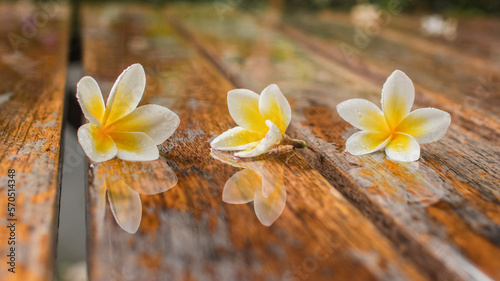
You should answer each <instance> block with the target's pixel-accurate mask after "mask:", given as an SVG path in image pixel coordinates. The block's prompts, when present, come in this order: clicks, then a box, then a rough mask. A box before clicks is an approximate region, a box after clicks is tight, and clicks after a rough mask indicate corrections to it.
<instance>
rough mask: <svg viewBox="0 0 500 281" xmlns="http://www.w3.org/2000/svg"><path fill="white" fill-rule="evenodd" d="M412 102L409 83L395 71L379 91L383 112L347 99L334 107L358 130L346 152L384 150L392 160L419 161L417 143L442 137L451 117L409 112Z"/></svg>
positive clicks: (425, 111)
mask: <svg viewBox="0 0 500 281" xmlns="http://www.w3.org/2000/svg"><path fill="white" fill-rule="evenodd" d="M414 100H415V88H414V87H413V83H412V81H411V80H410V78H408V76H406V74H404V73H403V72H402V71H400V70H396V71H394V72H393V73H392V74H391V76H389V78H387V81H386V82H385V84H384V87H383V89H382V101H381V103H382V110H380V109H379V108H378V107H377V106H376V105H375V104H373V103H372V102H370V101H367V100H364V99H350V100H346V101H344V102H342V103H340V104H339V105H337V111H338V112H339V114H340V116H341V117H342V118H343V119H344V120H346V121H347V122H349V123H350V124H351V125H353V126H354V127H356V128H358V129H360V130H361V132H357V133H355V134H353V135H352V136H350V137H349V139H347V142H346V151H348V152H349V153H351V154H353V155H362V154H367V153H371V152H374V151H377V150H379V149H382V148H385V153H386V155H387V157H388V158H389V159H391V160H394V161H402V162H410V161H416V160H418V158H419V157H420V145H419V144H424V143H430V142H435V141H437V140H439V139H440V138H441V137H443V136H444V134H445V133H446V130H447V129H448V127H449V125H450V122H451V117H450V114H449V113H447V112H444V111H442V110H439V109H435V108H421V109H417V110H415V111H412V112H410V110H411V107H412V106H413V101H414Z"/></svg>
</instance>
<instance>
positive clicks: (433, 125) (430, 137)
mask: <svg viewBox="0 0 500 281" xmlns="http://www.w3.org/2000/svg"><path fill="white" fill-rule="evenodd" d="M450 123H451V116H450V114H449V113H448V112H445V111H442V110H439V109H435V108H420V109H417V110H415V111H413V112H411V113H410V114H409V115H408V116H406V118H405V119H403V121H401V123H400V124H399V125H398V127H397V129H396V131H397V132H401V133H406V134H408V135H410V136H412V137H413V138H415V140H417V142H418V143H430V142H434V141H437V140H439V139H440V138H442V137H443V136H444V134H446V130H447V129H448V127H449V126H450Z"/></svg>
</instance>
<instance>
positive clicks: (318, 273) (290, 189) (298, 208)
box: [82, 5, 423, 280]
mask: <svg viewBox="0 0 500 281" xmlns="http://www.w3.org/2000/svg"><path fill="white" fill-rule="evenodd" d="M110 9H112V10H113V15H114V16H113V17H108V15H109V13H108V11H110ZM82 18H83V34H84V36H83V39H84V49H83V51H84V52H83V56H84V57H85V63H84V68H85V70H86V72H87V73H88V74H90V75H93V76H95V75H96V74H97V77H96V78H97V80H98V81H100V83H101V85H103V84H104V85H108V86H109V87H108V88H110V87H111V82H112V81H113V80H114V78H115V77H116V76H117V75H118V74H119V73H120V72H121V71H122V70H123V69H124V68H125V67H126V66H127V65H129V64H131V63H134V62H139V63H141V64H142V65H144V66H145V69H146V71H147V86H146V93H145V98H144V103H158V104H161V105H165V106H169V107H170V108H171V109H173V110H174V111H175V112H177V113H178V114H179V117H180V119H181V124H180V127H179V128H178V130H177V132H176V133H175V134H174V136H173V137H172V138H170V139H169V140H167V142H166V143H165V144H164V146H161V147H160V148H161V158H160V160H158V161H155V162H143V163H132V162H123V161H121V160H113V161H110V162H105V163H100V164H94V165H91V166H90V167H89V190H88V198H87V199H88V203H87V207H88V208H87V214H88V217H87V219H88V224H87V229H88V235H89V245H88V246H89V255H88V266H89V277H90V279H91V280H112V279H118V280H124V279H128V280H130V279H133V280H165V279H168V280H238V279H240V280H307V279H308V280H346V279H349V280H375V279H386V280H389V279H393V280H395V279H396V280H422V279H423V277H422V275H421V274H420V273H419V272H418V271H417V270H416V269H415V268H414V267H413V266H412V265H411V264H410V263H407V261H406V260H405V259H404V258H400V257H398V255H397V254H396V252H395V251H394V250H393V248H392V246H391V245H390V242H389V241H388V240H387V239H386V238H385V237H384V236H383V235H381V234H380V233H379V232H378V231H377V230H376V228H375V227H374V225H373V224H372V223H371V222H370V221H368V220H367V219H366V218H364V217H363V216H362V214H361V213H360V212H359V211H358V210H357V209H355V208H354V207H353V206H352V205H351V204H350V203H349V202H348V201H347V200H345V199H344V197H343V196H342V195H340V193H339V192H338V191H336V190H335V189H334V188H333V187H332V186H331V185H330V184H329V183H328V182H327V181H326V180H325V179H324V178H323V177H322V176H321V175H320V174H319V173H318V172H317V171H316V170H314V169H313V168H312V167H311V166H310V165H309V164H308V163H307V162H306V161H305V160H304V159H303V158H302V157H301V156H300V155H298V154H296V152H294V151H288V152H285V153H283V154H279V155H278V156H276V157H274V158H272V159H268V160H265V159H262V160H260V161H253V162H248V161H244V162H237V163H236V162H233V161H234V160H233V158H232V157H230V156H228V155H227V154H225V153H217V152H213V153H211V151H210V146H209V141H210V140H211V139H213V138H214V137H215V136H216V135H218V134H220V133H221V132H223V131H225V130H227V129H229V128H231V127H233V126H234V123H233V121H232V120H231V118H230V116H229V114H228V111H227V105H226V93H227V91H228V90H229V89H232V88H234V85H232V84H231V83H230V82H229V81H228V80H227V79H226V78H224V77H223V76H222V75H221V74H220V73H219V71H218V70H217V69H216V68H215V67H214V66H213V65H212V64H211V63H210V62H209V61H208V60H206V59H205V58H204V57H203V56H202V55H200V54H199V53H197V52H196V50H195V48H194V47H192V46H191V45H189V44H188V43H187V42H185V41H183V40H182V39H181V37H180V36H179V35H178V34H177V33H176V32H175V31H174V29H173V28H172V27H170V25H169V24H168V23H167V21H166V18H165V16H164V14H162V13H161V12H160V11H155V10H154V9H152V8H148V7H144V6H142V7H137V6H123V5H122V6H119V7H118V6H111V5H110V6H108V5H106V6H86V7H84V9H83V10H82ZM138 42H140V44H139V43H138ZM138 46H140V48H139V47H138ZM95 50H100V51H99V52H97V51H95ZM116 54H119V55H116ZM118 58H119V59H118ZM103 81H104V82H106V83H103ZM107 82H109V83H107ZM103 92H107V89H104V90H103ZM228 163H229V164H228ZM137 165H140V167H139V166H137ZM162 165H163V167H164V168H163V169H161V168H158V167H159V166H162ZM167 165H168V166H170V167H171V169H172V171H173V172H174V173H175V174H176V177H177V178H178V183H177V185H176V186H174V187H172V188H171V189H170V190H168V191H166V192H163V193H161V194H157V195H148V196H145V195H143V194H141V195H140V196H139V197H138V195H137V194H136V193H134V192H132V191H130V188H129V189H127V188H125V187H123V186H124V185H123V184H122V183H120V184H118V183H117V181H124V182H125V184H127V185H128V186H131V187H133V189H134V190H136V191H139V193H142V191H141V190H142V188H144V187H148V186H157V185H160V184H162V182H164V181H163V180H160V179H158V178H157V177H158V175H156V176H150V175H149V172H147V171H149V170H152V171H158V170H160V171H169V169H168V168H166V167H167ZM255 165H257V166H258V167H262V168H263V169H265V170H267V171H268V172H269V174H277V175H279V174H280V173H281V177H280V176H278V177H277V178H276V182H277V183H280V182H281V181H282V185H281V184H278V186H280V188H279V189H277V190H278V191H280V192H283V191H285V190H284V189H285V188H286V206H283V208H284V211H283V212H282V213H281V216H279V218H278V219H277V220H276V221H274V223H273V224H272V225H271V226H270V227H266V226H264V225H263V224H261V222H260V221H259V219H258V218H257V214H256V212H255V209H254V208H255V206H256V205H257V203H254V204H247V205H233V204H227V203H224V201H223V198H222V196H223V193H224V188H225V185H228V182H232V183H234V184H238V180H237V178H243V179H242V182H247V183H249V185H251V184H252V183H255V180H254V181H252V179H255V178H256V177H257V178H258V176H259V175H258V174H255V173H253V174H252V172H251V171H250V170H251V169H254V170H258V169H259V168H255ZM152 166H154V167H152ZM234 166H238V168H237V167H234ZM252 167H253V168H252ZM141 170H145V171H146V172H141ZM245 171H246V172H245ZM273 171H278V172H277V173H273ZM130 172H132V173H133V174H134V175H132V176H131V177H130V176H129V177H128V179H127V176H126V175H127V174H128V173H130ZM237 172H239V173H238V175H239V176H237V177H235V173H237ZM242 172H243V173H242ZM161 173H162V172H160V174H161ZM167 173H168V174H170V172H164V175H163V176H165V177H167V178H171V174H170V175H167ZM110 174H111V175H110ZM245 175H246V176H245ZM261 177H262V176H261ZM134 178H137V179H143V182H144V183H143V184H141V185H136V184H138V183H137V182H136V183H132V182H133V179H134ZM159 181H160V182H159ZM257 181H258V179H257ZM170 183H171V182H170ZM103 184H106V186H107V187H108V189H107V192H108V197H109V196H110V195H109V192H111V193H114V194H121V197H118V196H111V197H114V198H122V199H121V200H117V201H113V202H114V203H113V205H114V208H113V209H114V212H115V215H116V214H118V215H117V217H119V218H124V217H125V218H130V217H132V216H133V217H135V218H134V219H136V218H137V217H142V221H141V223H140V227H139V230H138V231H137V232H136V233H135V234H133V235H132V234H129V233H127V232H125V231H124V230H123V229H122V228H121V227H120V226H119V225H118V224H117V223H116V222H115V219H114V218H113V215H112V212H111V210H110V206H109V205H110V203H109V202H107V201H106V197H105V191H104V189H103ZM229 184H230V183H229ZM117 185H118V186H119V187H117ZM134 185H135V186H134ZM169 185H170V184H169ZM115 188H117V189H118V190H116V189H115ZM113 189H115V191H113ZM110 190H111V191H110ZM278 195H279V194H278ZM282 196H283V193H281V195H280V196H278V197H277V199H276V201H277V203H279V202H282V201H280V200H278V199H280V198H282ZM138 198H139V199H138ZM112 200H114V199H112ZM108 201H109V200H108ZM252 205H253V206H252ZM117 206H118V207H117ZM134 206H135V207H134ZM138 206H141V207H140V208H139V207H138ZM269 207H273V208H276V207H274V205H269ZM278 207H279V206H278ZM119 210H124V211H123V213H122V212H121V211H119ZM139 210H142V214H139V215H137V213H138V212H139ZM273 210H274V209H273ZM277 213H278V214H279V208H277ZM120 214H122V215H120ZM125 214H127V215H125ZM259 215H263V217H264V221H265V217H266V214H265V213H264V214H263V213H260V212H259ZM263 217H262V216H261V219H262V218H263ZM134 219H132V220H134ZM119 221H120V222H121V224H122V226H124V225H125V226H127V225H129V223H130V220H125V221H122V220H121V219H119Z"/></svg>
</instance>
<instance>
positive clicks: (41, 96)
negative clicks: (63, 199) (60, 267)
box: [0, 2, 69, 281]
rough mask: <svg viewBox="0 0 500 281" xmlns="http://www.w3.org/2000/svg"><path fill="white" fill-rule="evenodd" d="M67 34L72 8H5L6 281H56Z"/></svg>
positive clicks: (1, 112) (0, 47)
mask: <svg viewBox="0 0 500 281" xmlns="http://www.w3.org/2000/svg"><path fill="white" fill-rule="evenodd" d="M68 34H69V9H68V7H67V6H66V5H63V4H60V3H57V4H56V3H55V2H54V5H52V4H50V5H45V4H43V3H40V4H36V5H35V4H33V5H32V4H26V3H25V2H22V3H18V4H14V3H2V4H0V38H2V39H1V41H0V73H1V75H0V147H1V149H0V202H1V206H2V208H1V210H2V211H1V212H0V220H1V231H0V241H1V243H0V256H1V259H0V260H1V264H2V265H1V267H0V269H1V270H0V280H22V281H24V280H33V281H37V280H53V279H54V276H55V273H54V268H55V258H56V257H55V255H56V250H55V248H56V242H57V229H58V224H59V197H60V188H61V186H60V184H61V168H62V166H61V155H62V147H61V146H62V128H63V116H64V86H65V78H66V64H67V53H68V40H69V39H68ZM11 170H14V171H15V172H13V173H10V172H9V171H11ZM9 175H13V176H12V177H9ZM10 180H14V181H15V182H10ZM12 183H13V184H14V185H15V187H14V188H12V187H9V184H12ZM8 192H9V193H8ZM9 198H12V199H9ZM8 200H10V203H12V204H14V205H15V206H13V205H10V206H8V203H9V201H8ZM8 207H13V208H12V209H11V211H12V214H11V212H10V211H9V212H8ZM9 219H15V220H9ZM11 223H13V224H14V227H12V225H11ZM9 225H10V226H11V227H10V228H8V227H7V226H9ZM11 238H12V239H11ZM8 239H10V240H8ZM8 242H10V243H8ZM14 243H15V244H14ZM11 247H12V248H11ZM12 253H14V254H15V262H14V263H13V264H8V262H10V261H11V260H12V259H11V257H8V255H12ZM14 265H15V269H14V271H15V273H12V272H9V271H8V269H10V268H13V267H14Z"/></svg>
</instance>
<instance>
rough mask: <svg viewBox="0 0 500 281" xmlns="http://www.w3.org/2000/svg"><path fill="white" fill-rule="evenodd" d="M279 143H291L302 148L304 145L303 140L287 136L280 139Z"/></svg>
mask: <svg viewBox="0 0 500 281" xmlns="http://www.w3.org/2000/svg"><path fill="white" fill-rule="evenodd" d="M281 144H284V145H292V146H293V147H294V148H304V147H306V142H305V141H303V140H298V139H291V138H288V137H285V138H284V139H283V140H282V141H281Z"/></svg>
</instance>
